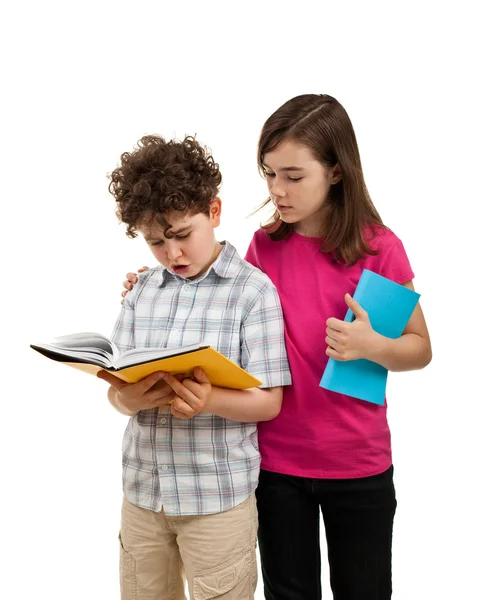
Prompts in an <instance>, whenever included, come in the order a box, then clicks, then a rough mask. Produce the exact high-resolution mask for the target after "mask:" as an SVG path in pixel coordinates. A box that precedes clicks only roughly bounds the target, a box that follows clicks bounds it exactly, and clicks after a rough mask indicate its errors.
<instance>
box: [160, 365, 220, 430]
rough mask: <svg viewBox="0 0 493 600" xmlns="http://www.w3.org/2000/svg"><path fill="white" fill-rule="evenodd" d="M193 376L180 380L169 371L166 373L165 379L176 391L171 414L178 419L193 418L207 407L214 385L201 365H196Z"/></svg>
mask: <svg viewBox="0 0 493 600" xmlns="http://www.w3.org/2000/svg"><path fill="white" fill-rule="evenodd" d="M193 376H194V379H184V380H183V381H182V382H180V381H178V379H176V377H173V375H170V374H169V373H167V374H166V375H165V378H164V379H165V381H166V382H167V383H168V384H169V385H170V386H171V387H172V389H173V390H174V392H175V396H174V398H173V404H172V405H171V414H172V415H173V416H175V417H177V418H178V419H184V420H185V419H191V418H192V417H194V416H195V415H197V414H199V413H200V412H202V411H203V410H204V409H205V408H206V407H207V402H208V400H209V397H210V393H211V391H212V386H211V384H210V382H209V380H208V379H207V375H206V374H205V373H204V371H203V370H202V369H200V368H199V367H195V369H194V370H193Z"/></svg>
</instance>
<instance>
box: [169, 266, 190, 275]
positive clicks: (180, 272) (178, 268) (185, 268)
mask: <svg viewBox="0 0 493 600" xmlns="http://www.w3.org/2000/svg"><path fill="white" fill-rule="evenodd" d="M190 267H191V265H171V268H172V269H173V272H174V273H176V274H177V275H184V274H185V273H187V272H188V271H189V270H190Z"/></svg>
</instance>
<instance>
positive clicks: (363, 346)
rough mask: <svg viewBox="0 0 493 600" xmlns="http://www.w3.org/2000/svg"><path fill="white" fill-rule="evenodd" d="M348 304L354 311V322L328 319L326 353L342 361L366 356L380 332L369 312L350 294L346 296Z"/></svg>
mask: <svg viewBox="0 0 493 600" xmlns="http://www.w3.org/2000/svg"><path fill="white" fill-rule="evenodd" d="M344 299H345V301H346V304H347V305H348V307H349V308H350V309H351V310H352V311H353V313H354V316H355V319H354V321H352V322H346V321H341V320H340V319H336V318H334V317H331V318H330V319H327V323H326V325H327V329H326V334H327V337H326V338H325V342H326V344H327V349H326V351H325V353H326V354H327V356H329V357H330V358H333V359H335V360H340V361H348V360H357V359H359V358H366V357H367V355H368V351H369V349H370V348H371V346H372V344H374V343H375V341H376V337H379V336H378V334H377V333H376V332H375V331H374V329H373V328H372V326H371V323H370V319H369V318H368V313H367V312H366V311H365V310H364V309H363V308H362V307H361V306H360V305H359V304H358V303H357V302H356V300H354V298H352V297H351V296H350V295H349V294H346V295H345V297H344Z"/></svg>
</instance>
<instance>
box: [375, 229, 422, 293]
mask: <svg viewBox="0 0 493 600" xmlns="http://www.w3.org/2000/svg"><path fill="white" fill-rule="evenodd" d="M371 246H372V247H373V248H375V249H378V251H379V252H378V254H377V255H376V256H368V257H367V258H366V260H365V263H366V264H365V266H366V267H367V268H368V269H370V270H371V271H375V273H378V274H380V275H383V276H384V277H387V279H391V280H392V281H395V282H396V283H407V282H408V281H411V280H412V279H414V273H413V270H412V268H411V265H410V263H409V259H408V257H407V254H406V251H405V250H404V246H403V244H402V242H401V240H400V239H399V238H398V237H397V236H396V235H395V234H394V233H393V232H392V231H390V230H385V231H382V232H381V233H380V235H379V236H378V237H377V238H376V239H375V240H374V241H373V243H372V244H371Z"/></svg>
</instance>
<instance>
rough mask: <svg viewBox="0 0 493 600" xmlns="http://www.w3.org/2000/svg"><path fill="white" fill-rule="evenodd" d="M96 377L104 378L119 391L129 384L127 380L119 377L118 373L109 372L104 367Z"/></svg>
mask: <svg viewBox="0 0 493 600" xmlns="http://www.w3.org/2000/svg"><path fill="white" fill-rule="evenodd" d="M96 377H97V378H98V379H103V381H106V383H109V384H110V385H111V387H114V388H115V390H116V391H117V392H118V391H120V390H121V389H122V388H123V387H125V386H126V385H127V383H126V382H125V381H123V380H122V379H120V378H119V377H116V375H112V374H111V373H108V371H105V370H104V369H101V371H98V372H97V373H96Z"/></svg>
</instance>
